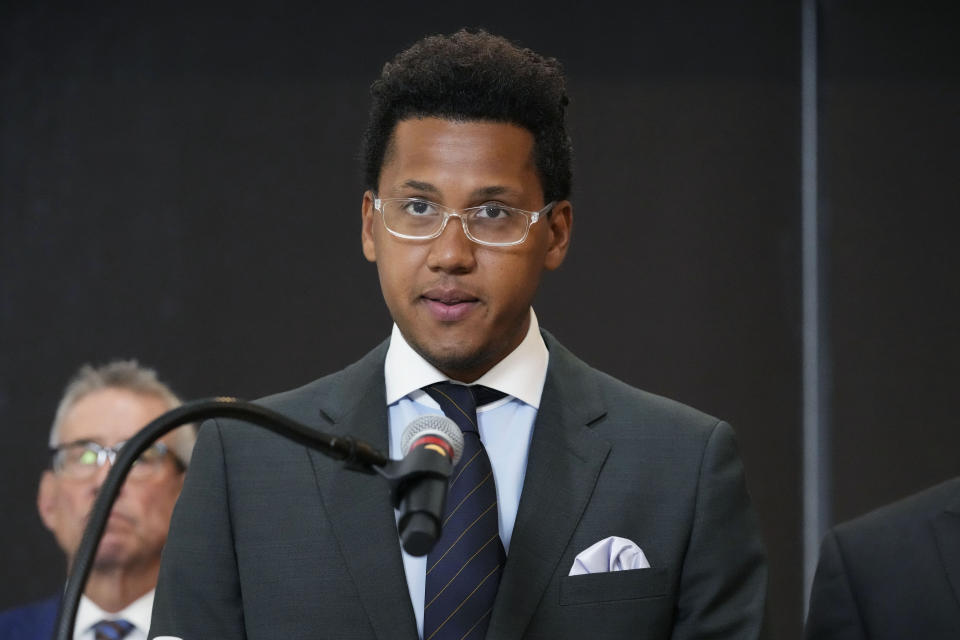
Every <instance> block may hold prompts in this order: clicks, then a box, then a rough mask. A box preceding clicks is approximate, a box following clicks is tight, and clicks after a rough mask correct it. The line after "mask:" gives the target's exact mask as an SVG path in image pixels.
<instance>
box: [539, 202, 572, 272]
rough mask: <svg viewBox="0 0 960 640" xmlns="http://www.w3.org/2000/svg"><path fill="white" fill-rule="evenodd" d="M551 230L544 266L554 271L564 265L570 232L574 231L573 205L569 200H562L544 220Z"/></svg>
mask: <svg viewBox="0 0 960 640" xmlns="http://www.w3.org/2000/svg"><path fill="white" fill-rule="evenodd" d="M544 222H546V223H547V228H548V229H549V230H550V240H549V242H550V244H549V245H547V255H546V257H545V258H544V263H543V266H544V268H546V269H549V270H551V271H553V270H554V269H557V268H559V267H560V265H561V264H563V260H564V258H566V257H567V249H568V248H569V247H570V232H571V231H572V230H573V205H572V204H570V201H569V200H561V201H560V202H558V203H557V204H555V205H554V206H553V209H551V210H550V215H548V216H547V219H546V220H544Z"/></svg>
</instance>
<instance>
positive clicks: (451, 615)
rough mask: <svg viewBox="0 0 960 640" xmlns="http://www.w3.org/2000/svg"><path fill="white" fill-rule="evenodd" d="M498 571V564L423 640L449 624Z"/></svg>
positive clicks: (429, 639) (431, 636)
mask: <svg viewBox="0 0 960 640" xmlns="http://www.w3.org/2000/svg"><path fill="white" fill-rule="evenodd" d="M498 569H500V565H499V564H498V565H497V566H495V567H494V568H493V571H491V572H490V573H488V574H487V575H486V576H484V578H483V580H481V581H480V582H479V583H478V584H477V586H476V587H474V588H473V591H471V592H470V593H469V595H467V597H466V598H464V599H463V600H462V601H461V602H460V604H458V605H457V608H456V609H454V610H453V611H451V612H450V615H448V616H447V617H446V619H445V620H444V621H443V622H441V623H440V625H439V626H437V628H436V629H434V631H433V633H431V634H430V637H428V638H425V639H424V640H431V638H433V636H435V635H437V631H440V629H443V625H445V624H447V623H448V622H450V618H452V617H453V616H454V615H456V613H457V611H460V609H461V608H462V607H463V605H465V604H466V603H467V600H469V599H470V598H471V597H473V594H475V593H476V592H477V590H478V589H480V587H482V586H483V583H484V582H486V581H487V580H488V579H489V578H490V576H492V575H493V574H494V573H496V572H497V570H498ZM480 619H481V620H483V618H480ZM474 626H476V623H474Z"/></svg>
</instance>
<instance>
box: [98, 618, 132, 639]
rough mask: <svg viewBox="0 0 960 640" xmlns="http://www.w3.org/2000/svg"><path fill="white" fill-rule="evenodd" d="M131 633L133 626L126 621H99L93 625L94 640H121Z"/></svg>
mask: <svg viewBox="0 0 960 640" xmlns="http://www.w3.org/2000/svg"><path fill="white" fill-rule="evenodd" d="M131 631H133V624H132V623H130V622H128V621H127V620H101V621H100V622H98V623H97V624H95V625H93V637H94V639H95V640H121V639H122V638H125V637H127V634H128V633H130V632H131Z"/></svg>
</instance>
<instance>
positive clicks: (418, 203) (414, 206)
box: [403, 200, 436, 216]
mask: <svg viewBox="0 0 960 640" xmlns="http://www.w3.org/2000/svg"><path fill="white" fill-rule="evenodd" d="M403 210H404V212H405V213H409V214H410V215H412V216H427V215H432V214H434V213H436V212H435V211H434V209H433V205H432V204H430V203H429V202H425V201H423V200H411V201H410V202H408V203H407V204H406V206H404V208H403Z"/></svg>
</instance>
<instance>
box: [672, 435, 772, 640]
mask: <svg viewBox="0 0 960 640" xmlns="http://www.w3.org/2000/svg"><path fill="white" fill-rule="evenodd" d="M766 592H767V569H766V553H765V551H764V547H763V542H762V541H761V538H760V529H759V525H758V522H757V518H756V515H755V513H754V511H753V508H752V507H751V505H750V498H749V495H748V494H747V487H746V482H745V479H744V471H743V465H742V463H741V462H740V456H739V454H738V453H737V447H736V442H735V438H734V434H733V429H731V428H730V426H729V425H727V424H726V423H724V422H720V423H718V424H717V425H716V427H715V428H714V429H713V432H712V434H711V435H710V439H709V442H708V443H707V446H706V450H705V451H704V454H703V459H702V461H701V463H700V474H699V480H698V487H697V497H696V505H695V507H694V524H693V530H692V531H691V534H690V542H689V546H688V548H687V552H686V556H685V558H684V560H683V569H682V573H681V585H680V598H679V601H678V603H677V619H676V622H675V625H674V630H673V636H672V638H673V640H692V639H694V638H758V637H762V635H763V633H764V610H765V603H766Z"/></svg>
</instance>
